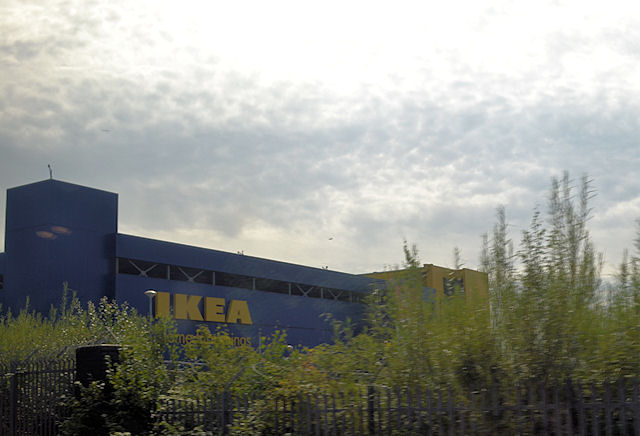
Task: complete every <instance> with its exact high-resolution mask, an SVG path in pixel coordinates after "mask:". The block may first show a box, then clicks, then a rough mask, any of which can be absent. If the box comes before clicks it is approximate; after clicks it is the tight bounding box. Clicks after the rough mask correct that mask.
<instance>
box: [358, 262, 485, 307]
mask: <svg viewBox="0 0 640 436" xmlns="http://www.w3.org/2000/svg"><path fill="white" fill-rule="evenodd" d="M419 272H420V275H421V281H422V286H425V287H427V288H431V289H435V291H436V298H438V299H440V298H442V297H443V296H445V295H448V296H451V295H454V294H460V293H462V294H464V295H465V296H466V297H467V298H469V297H471V296H473V297H485V298H488V296H489V276H488V275H487V274H486V273H483V272H480V271H475V270H472V269H468V268H462V269H451V268H445V267H442V266H437V265H433V264H425V265H423V266H422V267H421V268H419ZM406 274H407V270H395V271H383V272H374V273H369V274H365V275H367V276H369V277H373V278H377V279H382V280H387V281H389V280H394V279H403V278H404V277H403V276H405V275H406Z"/></svg>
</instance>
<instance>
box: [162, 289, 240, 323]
mask: <svg viewBox="0 0 640 436" xmlns="http://www.w3.org/2000/svg"><path fill="white" fill-rule="evenodd" d="M155 299H156V317H157V318H159V317H163V316H166V317H173V318H175V319H189V320H192V321H208V322H222V323H227V324H249V325H250V324H253V321H252V320H251V313H250V312H249V305H248V304H247V302H246V301H245V300H229V302H227V300H226V299H224V298H218V297H202V296H201V295H187V294H173V298H172V296H171V294H170V293H169V292H158V293H157V294H156V296H155ZM203 300H204V305H203V306H202V307H203V308H204V311H201V310H200V307H201V305H200V303H201V302H202V301H203ZM172 303H173V304H172Z"/></svg>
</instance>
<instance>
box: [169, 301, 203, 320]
mask: <svg viewBox="0 0 640 436" xmlns="http://www.w3.org/2000/svg"><path fill="white" fill-rule="evenodd" d="M200 300H202V297H201V296H199V295H186V294H175V295H174V296H173V311H174V315H175V317H176V319H192V320H194V321H203V320H204V318H202V313H200V308H199V307H198V304H199V303H200Z"/></svg>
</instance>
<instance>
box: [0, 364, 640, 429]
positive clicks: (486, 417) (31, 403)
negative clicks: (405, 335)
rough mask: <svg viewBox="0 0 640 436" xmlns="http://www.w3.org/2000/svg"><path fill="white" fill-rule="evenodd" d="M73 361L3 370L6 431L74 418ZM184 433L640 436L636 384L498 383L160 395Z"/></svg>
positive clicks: (160, 406)
mask: <svg viewBox="0 0 640 436" xmlns="http://www.w3.org/2000/svg"><path fill="white" fill-rule="evenodd" d="M74 380H75V365H74V361H73V360H71V359H68V360H56V361H49V362H31V363H28V364H22V365H18V364H13V365H10V366H5V367H2V366H0V434H1V435H55V434H58V433H57V432H58V423H60V422H62V421H63V420H64V419H65V418H66V417H68V416H69V414H68V412H69V411H68V410H65V409H64V407H63V405H62V402H61V398H62V397H63V396H70V395H73V384H74ZM153 416H154V419H155V420H156V421H157V422H165V423H168V424H169V425H171V426H173V428H175V429H178V430H180V431H182V430H183V431H189V430H192V429H199V430H201V431H204V432H205V433H206V434H226V433H228V432H229V431H230V429H232V428H234V427H235V429H236V430H238V431H239V432H244V434H254V433H257V432H262V433H263V434H285V433H291V434H299V435H354V434H355V435H386V434H389V435H391V434H403V435H404V434H409V435H411V434H416V435H430V434H433V435H455V434H460V435H467V434H469V435H474V434H477V435H490V434H491V435H493V434H498V435H500V434H504V435H512V434H520V435H545V434H546V435H574V434H579V435H601V434H602V435H640V388H639V384H638V381H637V380H626V381H619V382H617V383H611V384H608V383H604V384H601V385H598V386H595V385H590V386H581V385H579V384H576V383H571V382H567V383H564V384H562V385H554V386H544V385H527V386H494V387H489V388H478V389H470V390H469V391H468V392H464V393H462V392H454V391H453V390H451V389H445V390H419V389H414V390H394V389H390V388H386V387H381V386H369V387H367V388H363V389H355V390H351V391H349V392H346V391H345V392H343V393H340V394H336V395H332V394H325V393H321V392H320V391H317V393H316V392H314V393H308V394H307V393H301V394H297V395H290V396H287V397H281V396H277V397H246V396H233V395H231V394H230V393H228V392H227V393H217V394H215V395H212V396H211V397H209V398H201V399H189V398H183V399H175V398H173V399H162V400H160V401H158V403H157V410H155V411H154V413H153Z"/></svg>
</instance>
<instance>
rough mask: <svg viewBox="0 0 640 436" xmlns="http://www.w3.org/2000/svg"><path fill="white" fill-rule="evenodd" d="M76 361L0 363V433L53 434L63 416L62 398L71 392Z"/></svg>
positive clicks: (64, 413)
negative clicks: (5, 364)
mask: <svg viewBox="0 0 640 436" xmlns="http://www.w3.org/2000/svg"><path fill="white" fill-rule="evenodd" d="M74 379H75V361H74V360H73V359H58V360H55V361H35V362H28V363H26V364H25V363H23V364H17V363H14V364H11V365H8V366H0V434H2V435H29V436H31V435H43V436H47V435H55V434H57V422H58V421H59V420H60V419H61V418H62V417H63V416H64V415H66V411H65V410H64V409H63V406H62V404H61V398H62V397H63V396H68V395H72V394H73V382H74Z"/></svg>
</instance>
